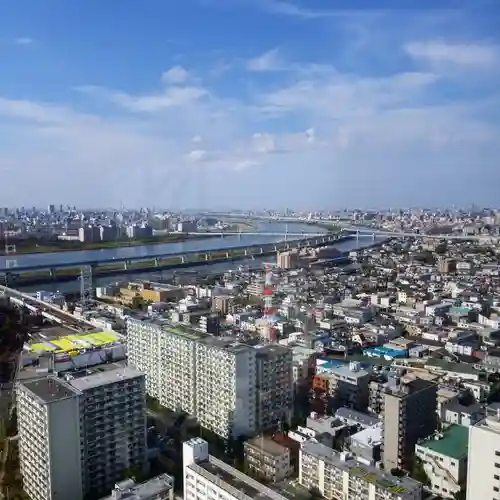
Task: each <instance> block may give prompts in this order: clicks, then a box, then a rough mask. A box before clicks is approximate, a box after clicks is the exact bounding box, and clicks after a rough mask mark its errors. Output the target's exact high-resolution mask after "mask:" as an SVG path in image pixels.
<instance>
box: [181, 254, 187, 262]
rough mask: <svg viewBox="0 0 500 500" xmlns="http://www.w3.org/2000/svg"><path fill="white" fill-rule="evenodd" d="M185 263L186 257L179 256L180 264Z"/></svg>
mask: <svg viewBox="0 0 500 500" xmlns="http://www.w3.org/2000/svg"><path fill="white" fill-rule="evenodd" d="M185 262H186V257H184V255H181V264H184V263H185Z"/></svg>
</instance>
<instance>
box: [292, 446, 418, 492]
mask: <svg viewBox="0 0 500 500" xmlns="http://www.w3.org/2000/svg"><path fill="white" fill-rule="evenodd" d="M302 451H303V452H304V453H307V454H309V455H312V456H314V457H317V458H318V459H319V460H321V461H324V462H326V463H328V464H331V465H333V466H334V467H336V468H338V469H341V470H345V471H348V472H349V474H352V475H354V476H357V477H360V478H363V479H364V480H365V481H367V482H368V483H371V484H375V485H376V486H377V487H379V488H382V489H385V490H387V491H390V492H391V493H396V494H398V493H399V494H405V493H409V492H410V491H414V490H420V489H421V488H422V485H421V483H419V482H418V481H415V480H413V479H410V478H408V477H401V478H400V477H395V476H392V475H391V474H388V473H386V472H383V471H381V470H380V469H377V468H375V467H370V466H367V465H364V464H361V463H359V462H356V460H354V459H352V458H348V459H342V458H341V456H340V454H339V453H338V452H336V451H335V450H333V449H332V448H329V447H328V446H325V445H323V444H321V443H316V442H314V441H306V442H304V443H302Z"/></svg>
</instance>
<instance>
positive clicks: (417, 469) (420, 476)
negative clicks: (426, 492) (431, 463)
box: [410, 457, 431, 486]
mask: <svg viewBox="0 0 500 500" xmlns="http://www.w3.org/2000/svg"><path fill="white" fill-rule="evenodd" d="M410 476H411V477H412V478H413V479H415V480H416V481H419V482H421V483H422V484H425V485H426V486H429V485H430V484H431V482H430V481H429V477H428V476H427V473H426V472H425V469H424V464H423V462H422V460H420V458H418V457H415V460H414V461H413V467H412V470H411V474H410Z"/></svg>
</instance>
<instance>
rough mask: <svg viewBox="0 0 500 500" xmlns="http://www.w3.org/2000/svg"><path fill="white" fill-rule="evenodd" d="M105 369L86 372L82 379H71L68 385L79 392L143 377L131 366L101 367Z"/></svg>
mask: <svg viewBox="0 0 500 500" xmlns="http://www.w3.org/2000/svg"><path fill="white" fill-rule="evenodd" d="M103 366H104V367H106V369H103V370H96V371H90V372H87V374H86V375H84V376H83V377H78V378H71V379H69V380H68V383H69V384H71V386H72V387H74V388H75V389H78V390H80V391H85V390H88V389H92V388H94V387H99V386H101V385H107V384H112V383H115V382H120V381H123V380H130V379H133V378H136V377H140V376H144V374H143V373H142V372H140V371H139V370H136V369H135V368H132V367H131V366H118V365H109V366H108V365H103Z"/></svg>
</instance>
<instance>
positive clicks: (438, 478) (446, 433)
mask: <svg viewBox="0 0 500 500" xmlns="http://www.w3.org/2000/svg"><path fill="white" fill-rule="evenodd" d="M468 443H469V429H468V428H467V427H465V426H462V425H455V424H454V425H450V426H449V427H447V428H446V429H444V430H443V431H442V432H439V433H437V434H435V435H434V436H432V437H430V438H429V439H426V440H424V441H421V442H419V443H418V444H417V446H416V447H415V456H416V457H418V458H419V459H420V460H421V461H422V464H423V467H424V470H425V473H426V474H427V477H428V478H429V481H430V483H431V484H430V488H431V489H432V491H433V492H434V493H436V495H440V496H441V497H442V498H455V495H456V494H457V493H458V492H459V491H460V490H461V489H462V486H463V485H464V484H465V480H466V478H467V451H468Z"/></svg>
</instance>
